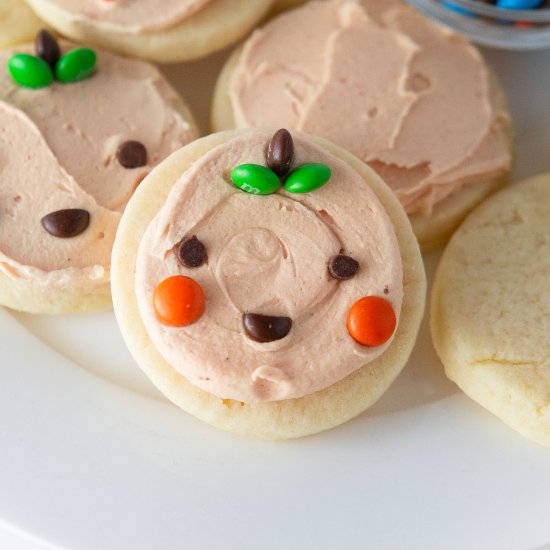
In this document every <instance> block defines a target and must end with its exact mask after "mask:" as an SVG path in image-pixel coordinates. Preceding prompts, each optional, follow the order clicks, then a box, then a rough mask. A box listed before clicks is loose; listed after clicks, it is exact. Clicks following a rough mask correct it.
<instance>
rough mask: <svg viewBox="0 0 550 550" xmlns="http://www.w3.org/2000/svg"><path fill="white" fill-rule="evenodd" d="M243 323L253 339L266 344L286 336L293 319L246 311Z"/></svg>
mask: <svg viewBox="0 0 550 550" xmlns="http://www.w3.org/2000/svg"><path fill="white" fill-rule="evenodd" d="M243 325H244V330H245V332H246V334H247V335H248V336H249V337H250V338H251V339H252V340H254V341H256V342H260V343H262V344H265V343H266V342H274V341H275V340H280V339H281V338H284V337H285V336H286V335H287V334H288V333H289V332H290V329H291V328H292V319H291V318H290V317H274V316H271V315H260V314H259V313H245V314H244V315H243Z"/></svg>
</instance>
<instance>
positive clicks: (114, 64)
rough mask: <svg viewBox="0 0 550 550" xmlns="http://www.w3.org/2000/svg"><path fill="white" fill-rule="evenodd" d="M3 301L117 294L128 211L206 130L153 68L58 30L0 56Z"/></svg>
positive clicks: (105, 301) (79, 302)
mask: <svg viewBox="0 0 550 550" xmlns="http://www.w3.org/2000/svg"><path fill="white" fill-rule="evenodd" d="M0 65H1V66H2V67H4V69H3V70H2V71H1V72H0V119H1V121H2V124H1V125H0V126H1V128H2V132H0V155H1V162H0V165H1V169H0V189H1V199H0V200H1V208H2V216H1V217H0V303H1V304H3V305H6V306H9V307H11V308H14V309H18V310H21V311H29V312H36V313H39V312H40V313H61V312H71V311H83V310H89V309H101V308H105V307H108V305H109V303H110V293H109V270H110V254H111V247H112V243H113V240H114V234H115V231H116V227H117V225H118V221H119V219H120V212H121V211H122V210H123V209H124V206H125V205H126V202H127V201H128V199H129V197H130V196H131V195H132V193H133V191H134V189H135V188H136V186H137V185H138V184H139V182H140V181H141V180H142V179H143V178H144V177H145V176H146V175H147V173H148V172H149V171H150V170H151V168H152V167H153V166H154V165H155V164H157V163H158V162H160V161H161V160H162V159H163V158H164V157H166V156H168V155H169V154H170V153H171V152H172V151H173V150H174V149H176V148H178V147H180V146H182V145H184V144H186V143H188V142H189V141H191V140H192V139H194V138H195V137H196V135H197V133H196V131H195V129H194V123H193V121H192V118H191V116H190V114H189V112H188V111H187V108H186V107H185V106H184V104H183V103H182V102H181V100H180V98H179V97H178V96H177V94H176V93H175V92H174V91H173V90H172V88H171V87H170V86H169V85H168V83H167V81H166V80H165V79H164V77H162V76H161V74H160V73H159V72H158V71H157V69H156V68H154V67H153V66H151V65H148V64H146V63H143V62H140V61H133V60H129V59H124V58H120V57H118V56H115V55H112V54H108V53H105V52H101V51H97V52H96V51H93V50H90V49H89V48H80V47H77V46H76V45H72V44H70V43H67V42H63V43H61V44H58V43H57V42H56V40H55V39H54V38H53V37H52V36H51V35H50V34H49V33H47V32H41V33H39V35H38V36H37V40H36V44H35V45H33V46H31V45H28V46H24V47H21V48H18V49H17V50H16V51H5V52H3V53H1V54H0Z"/></svg>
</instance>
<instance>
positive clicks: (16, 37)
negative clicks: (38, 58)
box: [0, 0, 44, 48]
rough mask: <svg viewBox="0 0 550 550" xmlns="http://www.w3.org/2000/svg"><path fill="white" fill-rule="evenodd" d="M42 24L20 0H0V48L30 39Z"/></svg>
mask: <svg viewBox="0 0 550 550" xmlns="http://www.w3.org/2000/svg"><path fill="white" fill-rule="evenodd" d="M43 26H44V23H42V21H40V19H38V17H37V16H36V15H35V14H34V12H33V11H32V10H31V9H30V8H29V7H28V6H27V4H25V2H23V1H22V0H2V1H1V2H0V48H9V47H11V46H15V45H16V44H24V43H26V42H29V41H31V40H32V39H33V38H34V35H35V34H36V33H37V32H38V31H39V30H40V28H41V27H43Z"/></svg>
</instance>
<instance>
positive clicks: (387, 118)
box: [212, 0, 512, 249]
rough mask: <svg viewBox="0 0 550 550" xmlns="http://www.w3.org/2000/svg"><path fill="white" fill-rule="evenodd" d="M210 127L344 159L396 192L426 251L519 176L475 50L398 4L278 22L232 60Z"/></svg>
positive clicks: (302, 14)
mask: <svg viewBox="0 0 550 550" xmlns="http://www.w3.org/2000/svg"><path fill="white" fill-rule="evenodd" d="M304 29H307V32H305V31H304ZM212 125H213V128H214V130H224V129H229V128H235V127H237V128H239V127H260V128H261V127H270V126H279V125H281V126H285V127H287V128H290V129H296V130H301V131H306V132H309V133H312V134H316V135H319V136H321V137H324V138H327V139H330V140H331V141H333V142H334V143H337V144H338V145H340V146H342V147H344V148H346V149H348V150H349V151H351V152H352V153H354V154H355V155H356V156H357V157H359V158H360V159H362V160H364V161H365V162H367V163H368V164H369V165H370V166H371V167H372V168H373V169H374V170H375V171H376V172H378V174H380V175H381V176H382V178H383V179H384V180H385V181H386V182H387V183H388V184H389V186H390V187H391V188H392V189H393V190H394V191H395V193H396V194H397V196H398V198H399V200H400V201H401V203H402V204H403V206H404V207H405V209H406V211H407V213H408V214H409V215H410V218H411V221H412V224H413V228H414V230H415V233H416V235H417V236H418V238H419V240H420V243H421V246H422V247H423V248H424V249H430V248H437V247H438V246H440V245H441V244H443V243H444V242H445V241H446V240H447V238H448V237H449V235H450V234H451V233H452V231H453V230H454V229H455V227H456V226H457V225H458V223H459V222H460V220H461V219H462V218H463V217H464V215H465V214H466V213H467V212H468V211H469V210H470V209H471V208H472V207H473V206H474V205H475V204H477V203H478V202H479V201H481V200H482V199H483V198H484V197H485V196H487V195H488V194H490V193H491V192H493V191H494V190H495V189H496V188H498V187H500V186H502V185H503V184H504V183H505V182H506V180H507V177H508V174H509V171H510V165H511V149H512V130H511V121H510V116H509V114H508V110H507V107H506V101H505V98H504V96H503V94H502V91H501V89H500V86H499V84H498V83H497V82H496V79H495V78H494V76H493V75H492V73H491V71H490V70H489V68H488V67H487V65H486V63H485V61H484V60H483V58H482V56H481V54H480V53H479V51H478V50H477V49H476V48H475V47H474V46H472V45H471V44H470V43H469V42H468V41H467V40H466V39H465V38H463V37H461V36H458V35H456V34H454V33H453V32H451V31H450V30H447V29H446V28H443V27H440V26H438V25H436V24H435V23H433V22H431V21H429V20H428V19H426V18H425V17H424V16H422V15H421V14H419V13H418V12H416V11H415V10H414V9H413V8H411V7H410V6H406V5H405V4H403V3H402V2H399V1H398V0H383V1H382V0H365V1H360V0H330V1H323V2H308V3H307V4H306V5H304V6H303V7H300V8H298V9H295V10H292V11H290V12H287V13H283V14H282V15H280V16H279V17H277V18H275V19H273V20H271V21H270V22H269V23H268V24H266V25H265V26H264V27H263V28H261V29H259V30H257V31H256V32H255V33H254V34H253V35H252V36H251V37H250V38H249V39H248V40H247V41H246V42H245V44H244V46H243V47H242V48H240V49H238V50H237V51H236V52H235V53H234V55H233V56H232V57H231V58H230V59H229V61H228V63H227V65H226V67H225V69H224V71H223V72H222V74H221V76H220V79H219V82H218V85H217V90H216V93H215V97H214V104H213V112H212Z"/></svg>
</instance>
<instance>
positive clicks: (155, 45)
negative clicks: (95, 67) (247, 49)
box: [27, 0, 273, 63]
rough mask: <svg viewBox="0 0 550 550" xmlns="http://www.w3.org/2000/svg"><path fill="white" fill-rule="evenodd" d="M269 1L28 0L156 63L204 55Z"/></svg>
mask: <svg viewBox="0 0 550 550" xmlns="http://www.w3.org/2000/svg"><path fill="white" fill-rule="evenodd" d="M272 2H273V0H253V1H251V0H162V2H158V1H157V0H76V1H75V0H27V3H28V4H29V5H30V6H31V7H32V8H33V9H34V10H35V11H36V13H37V14H38V15H39V16H40V17H41V18H42V19H44V21H46V22H48V23H49V24H50V25H51V26H52V27H53V28H54V29H56V30H57V31H59V32H60V33H62V34H64V35H66V36H68V37H70V38H72V39H73V40H78V41H81V42H89V43H91V44H94V45H96V46H99V47H102V48H106V49H111V50H114V51H116V52H118V53H122V54H125V55H130V56H132V57H138V58H142V59H148V60H150V61H156V62H159V63H175V62H180V61H188V60H190V59H196V58H199V57H203V56H205V55H208V54H210V53H212V52H215V51H217V50H221V49H222V48H224V47H225V46H228V45H229V44H231V43H233V42H236V41H237V40H239V39H240V38H242V37H243V36H245V35H246V34H247V33H248V32H249V31H250V30H251V29H252V28H253V27H254V25H255V24H256V23H257V22H258V21H259V20H260V19H261V18H262V17H263V16H264V15H265V14H266V13H267V11H268V10H269V8H270V6H271V4H272Z"/></svg>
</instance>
